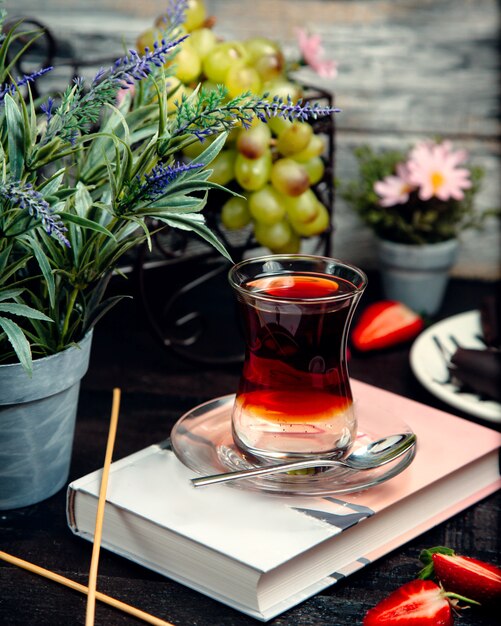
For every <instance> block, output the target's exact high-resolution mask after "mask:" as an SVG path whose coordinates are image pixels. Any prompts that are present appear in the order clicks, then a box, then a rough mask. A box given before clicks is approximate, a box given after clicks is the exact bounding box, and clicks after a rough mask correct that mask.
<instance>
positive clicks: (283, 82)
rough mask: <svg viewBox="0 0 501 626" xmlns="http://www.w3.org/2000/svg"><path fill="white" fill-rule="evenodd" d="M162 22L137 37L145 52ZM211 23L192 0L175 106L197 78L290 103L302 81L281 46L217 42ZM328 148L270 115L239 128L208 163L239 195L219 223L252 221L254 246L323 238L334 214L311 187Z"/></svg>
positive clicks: (296, 245)
mask: <svg viewBox="0 0 501 626" xmlns="http://www.w3.org/2000/svg"><path fill="white" fill-rule="evenodd" d="M162 24H163V25H164V27H165V17H160V18H159V19H157V21H156V23H155V26H154V27H153V28H151V29H149V30H148V31H145V32H144V33H142V34H141V35H140V36H139V38H138V42H137V46H138V48H139V49H140V50H144V48H145V47H146V46H148V47H150V48H151V47H152V46H153V43H154V41H156V40H158V39H160V38H161V37H162ZM211 24H212V20H211V19H208V17H207V13H206V8H205V5H204V2H203V0H189V2H188V9H187V12H186V20H185V23H184V30H185V31H186V32H188V33H190V36H189V37H188V38H187V39H186V40H185V41H184V42H183V43H182V44H181V46H180V50H179V52H178V53H177V54H176V56H175V58H174V59H173V60H172V61H171V63H173V70H174V73H175V77H176V79H177V81H178V82H177V85H176V87H177V89H176V92H175V96H174V97H173V98H171V99H170V100H171V101H170V102H169V106H170V107H172V108H174V107H175V102H176V100H179V99H180V98H181V97H182V95H183V94H185V95H186V96H188V95H189V94H190V93H191V92H192V90H193V88H194V87H195V86H196V85H197V84H198V83H202V84H203V85H204V87H205V88H209V89H210V88H211V87H213V86H215V85H218V84H223V85H225V87H226V89H227V91H228V97H229V98H233V97H236V96H238V95H240V94H242V93H244V92H247V91H251V92H252V93H255V94H263V93H267V94H269V95H268V97H270V98H273V97H274V96H279V97H282V98H284V99H287V97H290V98H291V99H292V101H293V102H296V101H297V100H298V99H299V98H300V97H301V96H302V90H301V88H300V86H299V85H297V84H296V83H294V82H292V81H290V80H289V78H288V77H287V75H286V72H285V70H286V63H285V58H284V55H283V53H282V50H281V48H280V46H279V45H278V44H277V43H275V42H273V41H271V40H269V39H266V38H263V37H253V38H250V39H247V40H244V41H242V42H240V41H220V40H219V39H218V38H217V36H216V34H215V33H214V31H213V30H212V28H211ZM169 82H170V86H171V88H172V80H170V81H169ZM209 140H210V139H208V140H206V142H204V144H203V145H202V144H198V143H197V144H192V145H191V146H190V147H189V148H188V149H186V150H185V156H186V157H187V158H193V157H194V156H196V155H197V154H199V153H200V152H201V150H202V149H204V148H205V147H206V145H207V141H209ZM324 153H325V145H324V141H323V139H322V137H321V136H319V135H317V134H315V133H314V130H313V128H312V126H311V125H310V124H308V123H307V122H299V121H294V122H290V121H288V120H285V119H282V118H271V119H270V120H269V121H268V123H264V122H261V121H259V120H255V122H254V124H253V125H252V127H251V128H249V129H235V130H234V131H233V132H232V133H231V134H230V136H229V137H228V139H227V142H226V144H225V149H224V150H222V151H221V152H220V154H219V155H218V156H217V157H216V159H215V161H213V163H212V164H211V168H212V169H213V172H212V175H211V180H212V181H213V182H216V183H219V184H221V185H224V186H229V187H230V188H232V189H234V190H235V191H237V192H238V193H239V194H240V196H241V197H238V196H232V197H231V198H230V199H229V200H227V201H226V202H225V204H224V205H223V207H222V209H221V221H222V224H223V225H224V226H225V227H226V228H227V229H228V230H239V229H242V228H246V227H247V228H248V227H249V225H252V227H253V231H254V237H255V239H256V241H257V243H259V244H260V245H261V246H264V247H266V248H269V249H270V250H271V251H272V252H277V253H278V252H291V253H292V252H297V251H299V249H300V245H301V238H302V237H311V236H316V235H319V234H321V233H322V232H324V231H325V230H327V229H328V227H329V222H330V217H329V213H328V211H327V209H326V207H325V206H324V204H322V202H321V201H320V200H319V199H318V197H317V196H316V194H315V192H314V191H313V189H312V187H313V186H314V185H315V184H316V183H318V182H319V181H320V180H322V178H323V176H324V160H323V155H324Z"/></svg>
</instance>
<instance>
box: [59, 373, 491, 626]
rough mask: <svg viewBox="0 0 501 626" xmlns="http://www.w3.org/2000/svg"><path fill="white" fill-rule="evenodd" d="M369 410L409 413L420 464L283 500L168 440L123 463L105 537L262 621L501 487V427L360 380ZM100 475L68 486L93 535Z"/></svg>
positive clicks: (78, 516) (114, 470)
mask: <svg viewBox="0 0 501 626" xmlns="http://www.w3.org/2000/svg"><path fill="white" fill-rule="evenodd" d="M353 393H354V397H355V398H356V404H357V410H358V411H359V412H364V411H365V412H371V414H374V415H375V414H379V415H381V414H394V415H399V416H400V417H401V418H402V419H404V420H405V422H406V423H407V424H408V425H409V426H410V427H411V428H412V430H413V431H414V432H415V433H416V435H417V440H418V444H417V452H416V456H415V459H414V461H413V463H412V464H411V465H410V466H409V467H408V468H407V469H405V470H404V471H403V472H402V473H401V474H399V475H398V476H396V477H394V478H392V479H391V480H389V481H387V482H385V483H382V484H380V485H378V486H376V487H373V488H371V489H367V490H364V491H360V492H357V493H351V494H344V495H342V496H337V495H332V496H323V497H319V496H314V497H313V496H289V497H280V496H275V495H270V494H269V493H258V492H254V491H252V492H251V491H246V490H243V489H234V488H232V487H231V486H228V485H214V486H211V487H205V488H201V489H195V488H194V487H193V486H192V485H191V483H190V480H189V479H190V478H192V477H194V476H195V473H194V472H192V471H191V470H189V469H188V468H187V467H185V466H184V465H183V464H182V463H181V462H180V461H179V460H178V459H177V458H176V456H175V455H174V453H173V452H172V451H171V450H170V449H169V448H168V445H166V444H158V445H153V446H149V447H148V448H146V449H144V450H141V451H139V452H137V453H135V454H133V455H131V456H129V457H126V458H124V459H121V460H119V461H116V462H115V463H113V464H112V467H111V473H110V479H109V485H108V496H107V504H106V512H105V519H104V527H103V539H102V545H103V547H105V548H108V549H109V550H111V551H113V552H116V553H118V554H121V555H122V556H124V557H126V558H129V559H131V560H133V561H135V562H137V563H140V564H142V565H144V566H146V567H149V568H151V569H153V570H155V571H157V572H160V573H161V574H164V575H166V576H168V577H170V578H172V579H174V580H176V581H178V582H181V583H183V584H186V585H188V586H190V587H192V588H194V589H196V590H198V591H200V592H202V593H205V594H207V595H209V596H211V597H213V598H215V599H217V600H220V601H221V602H224V603H226V604H228V605H230V606H232V607H234V608H236V609H238V610H240V611H242V612H244V613H247V614H249V615H252V616H253V617H255V618H257V619H261V620H263V621H266V620H269V619H271V618H273V617H275V616H276V615H278V614H279V613H281V612H283V611H285V610H286V609H288V608H290V607H291V606H294V605H295V604H297V603H299V602H301V601H302V600H304V599H306V598H308V597H310V596H311V595H313V594H315V593H317V592H318V591H320V590H322V589H324V588H326V587H327V586H329V585H332V584H333V583H335V582H336V581H337V580H339V579H340V578H342V577H344V576H347V575H349V574H351V573H352V572H354V571H356V570H357V569H359V568H361V567H363V566H364V565H366V564H368V563H370V562H373V561H374V560H376V559H377V558H379V557H381V556H382V555H384V554H386V553H387V552H389V551H390V550H392V549H394V548H396V547H397V546H399V545H402V544H403V543H405V542H406V541H408V540H410V539H412V538H413V537H415V536H417V535H419V534H420V533H422V532H424V531H425V530H427V529H429V528H431V527H433V526H434V525H436V524H438V523H440V522H441V521H443V520H445V519H447V518H449V517H450V516H452V515H454V514H455V513H457V512H459V511H461V510H462V509H464V508H466V507H467V506H470V505H471V504H473V503H474V502H476V501H478V500H480V499H481V498H483V497H485V496H487V495H489V494H490V493H493V492H494V491H496V490H497V489H499V487H500V486H501V479H500V476H499V451H498V448H499V446H500V445H501V435H500V434H499V433H497V432H496V431H494V430H492V429H489V428H485V427H482V426H478V425H477V424H474V423H473V422H470V421H468V420H464V419H461V418H458V417H455V416H453V415H451V414H448V413H445V412H442V411H438V410H436V409H433V408H431V407H428V406H425V405H422V404H419V403H417V402H414V401H412V400H409V399H406V398H403V397H401V396H397V395H395V394H392V393H390V392H387V391H382V390H380V389H377V388H375V387H373V386H370V385H367V384H365V383H361V382H359V381H353ZM100 479H101V471H100V470H98V471H96V472H93V473H92V474H89V475H88V476H85V477H83V478H80V479H78V480H76V481H74V482H73V483H71V484H70V485H69V488H68V510H67V514H68V523H69V525H70V528H71V529H72V531H73V532H74V533H75V534H77V535H80V536H82V537H84V538H86V539H88V540H90V541H92V538H93V529H94V523H95V515H96V510H97V498H98V495H99V487H100Z"/></svg>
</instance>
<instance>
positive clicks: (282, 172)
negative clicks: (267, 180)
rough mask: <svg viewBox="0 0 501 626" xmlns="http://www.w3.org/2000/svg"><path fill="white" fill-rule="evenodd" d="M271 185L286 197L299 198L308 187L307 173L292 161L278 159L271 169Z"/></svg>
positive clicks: (299, 164)
mask: <svg viewBox="0 0 501 626" xmlns="http://www.w3.org/2000/svg"><path fill="white" fill-rule="evenodd" d="M271 183H272V185H273V186H274V187H275V189H276V190H277V191H279V192H280V193H283V194H284V195H286V196H299V195H301V194H302V193H304V192H305V191H306V190H307V189H308V188H309V186H310V180H309V178H308V173H307V172H306V170H305V168H304V167H303V166H302V165H301V163H297V162H296V161H294V160H293V159H289V158H283V159H278V161H275V163H274V164H273V167H272V168H271Z"/></svg>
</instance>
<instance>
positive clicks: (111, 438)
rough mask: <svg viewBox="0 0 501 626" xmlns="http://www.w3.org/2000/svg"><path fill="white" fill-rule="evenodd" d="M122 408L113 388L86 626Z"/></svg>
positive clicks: (91, 619) (92, 607)
mask: <svg viewBox="0 0 501 626" xmlns="http://www.w3.org/2000/svg"><path fill="white" fill-rule="evenodd" d="M119 410H120V389H117V388H115V389H113V403H112V407H111V418H110V429H109V432H108V442H107V444H106V454H105V458H104V466H103V474H102V476H101V487H100V490H99V500H98V503H97V513H96V525H95V529H94V545H93V546H92V558H91V562H90V570H89V588H88V592H87V610H86V612H85V626H93V625H94V616H95V612H96V585H97V569H98V566H99V552H100V549H101V538H102V535H103V519H104V507H105V504H106V492H107V489H108V477H109V474H110V465H111V460H112V456H113V447H114V445H115V437H116V434H117V424H118V413H119Z"/></svg>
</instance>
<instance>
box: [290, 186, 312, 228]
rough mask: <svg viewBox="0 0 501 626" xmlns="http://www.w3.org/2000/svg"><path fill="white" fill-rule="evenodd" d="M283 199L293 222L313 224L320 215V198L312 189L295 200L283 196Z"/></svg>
mask: <svg viewBox="0 0 501 626" xmlns="http://www.w3.org/2000/svg"><path fill="white" fill-rule="evenodd" d="M282 199H283V200H282V202H283V204H284V206H285V210H286V212H287V215H288V216H289V219H290V220H291V222H303V223H307V222H311V221H312V220H314V219H315V218H316V216H317V215H318V198H317V196H316V195H315V194H314V193H313V191H312V190H311V189H307V190H306V191H305V192H303V193H302V194H300V195H299V196H296V197H295V198H292V197H291V196H282Z"/></svg>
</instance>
